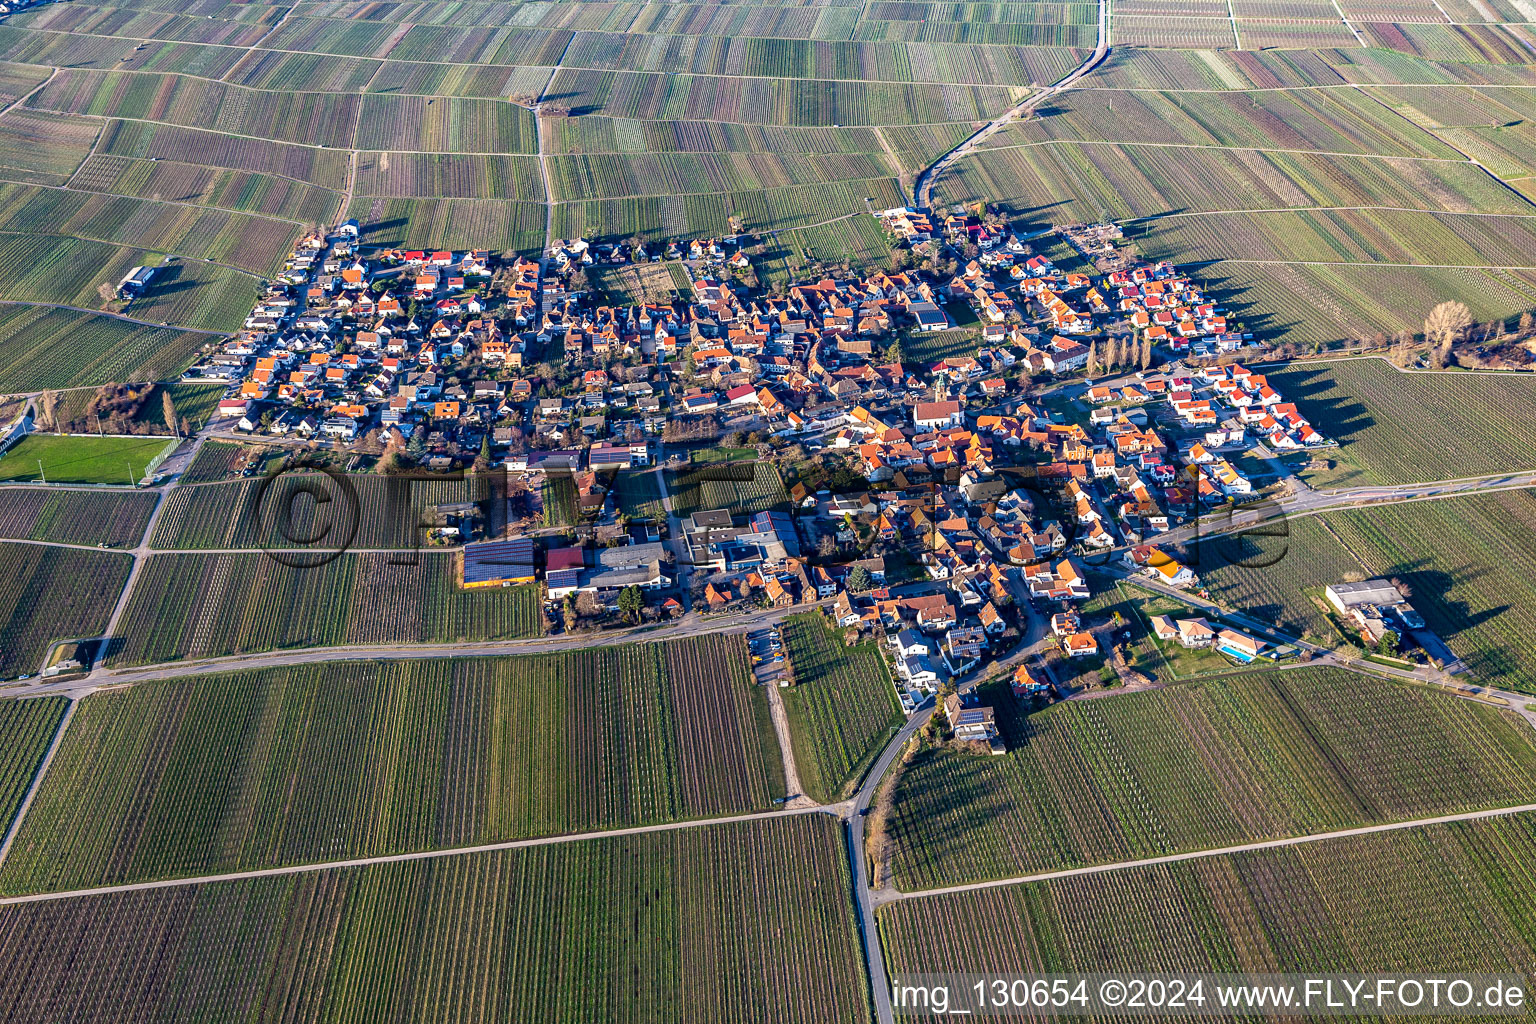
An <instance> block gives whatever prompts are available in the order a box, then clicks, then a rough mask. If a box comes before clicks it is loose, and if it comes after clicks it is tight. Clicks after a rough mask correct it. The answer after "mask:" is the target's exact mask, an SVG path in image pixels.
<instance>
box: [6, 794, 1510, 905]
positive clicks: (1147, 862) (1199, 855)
mask: <svg viewBox="0 0 1536 1024" xmlns="http://www.w3.org/2000/svg"><path fill="white" fill-rule="evenodd" d="M1531 811H1536V804H1519V805H1517V806H1512V807H1493V808H1488V809H1485V810H1481V811H1462V812H1460V813H1457V814H1442V815H1438V816H1436V817H1433V818H1415V819H1413V820H1411V821H1393V822H1388V823H1386V824H1384V825H1361V826H1359V827H1357V828H1345V829H1338V830H1336V831H1333V832H1317V833H1313V834H1311V835H1304V836H1291V837H1289V838H1286V839H1266V840H1262V841H1260V842H1254V843H1241V844H1239V845H1237V846H1223V847H1219V848H1216V849H1210V850H1191V851H1188V852H1185V853H1170V854H1165V855H1163V856H1159V857H1145V858H1143V859H1141V860H1128V861H1119V862H1117V863H1114V864H1096V865H1091V866H1089V867H1083V868H1064V869H1062V870H1060V871H1042V872H1039V873H1037V874H1033V875H1020V876H1018V877H1016V878H1000V879H997V880H995V881H990V882H967V883H966V884H964V885H949V886H944V887H943V888H939V889H924V890H921V891H915V892H902V891H900V890H897V889H879V890H875V891H874V894H873V895H874V899H875V901H876V902H877V903H889V902H892V901H894V900H907V899H921V898H923V897H925V896H947V895H950V894H953V893H962V892H974V891H976V890H979V889H995V888H997V887H998V886H1001V885H1019V884H1021V883H1024V882H1047V881H1050V880H1052V879H1057V878H1078V877H1081V876H1083V875H1099V874H1103V873H1105V872H1107V871H1123V870H1126V869H1128V868H1141V867H1153V866H1156V865H1159V864H1176V863H1178V862H1180V861H1186V860H1203V859H1206V858H1208V857H1224V856H1227V855H1229V854H1234V853H1247V852H1250V851H1254V850H1273V849H1277V848H1280V847H1285V846H1301V845H1304V844H1307V843H1320V842H1323V841H1325V840H1329V839H1345V838H1348V837H1350V836H1364V835H1373V834H1375V833H1378V832H1401V831H1404V830H1405V829H1413V828H1425V827H1427V826H1430V825H1448V824H1452V823H1454V822H1458V821H1480V820H1483V819H1485V818H1503V817H1509V816H1511V815H1516V814H1527V813H1529V812H1531ZM125 888H131V886H125ZM89 891H90V890H87V892H89ZM62 895H76V894H75V893H69V894H62ZM35 898H36V897H19V898H16V899H13V900H0V904H5V903H13V902H14V903H20V902H23V901H24V900H27V899H35Z"/></svg>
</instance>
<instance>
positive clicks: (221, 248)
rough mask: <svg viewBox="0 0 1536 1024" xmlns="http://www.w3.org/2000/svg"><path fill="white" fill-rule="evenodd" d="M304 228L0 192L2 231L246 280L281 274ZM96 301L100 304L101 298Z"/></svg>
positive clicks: (56, 194) (127, 200)
mask: <svg viewBox="0 0 1536 1024" xmlns="http://www.w3.org/2000/svg"><path fill="white" fill-rule="evenodd" d="M299 229H300V224H299V222H298V221H296V220H279V219H277V218H273V217H256V216H251V215H248V214H243V213H231V212H229V211H227V210H215V209H211V208H209V207H203V206H190V205H187V206H183V205H178V204H177V203H168V202H160V201H157V200H151V199H138V198H134V197H132V196H127V195H108V194H106V193H102V192H83V191H82V192H75V191H73V190H64V189H44V188H38V187H37V186H31V185H0V231H7V232H9V231H18V232H27V231H36V232H43V233H47V234H53V235H59V236H63V237H65V238H89V239H93V240H95V241H98V242H106V243H109V244H112V245H132V246H140V247H145V248H152V249H153V250H154V251H156V252H166V253H174V254H176V255H178V256H186V257H190V258H192V259H196V260H204V259H207V260H212V261H213V262H215V263H219V264H224V265H227V266H229V267H232V268H234V269H236V270H241V271H244V272H246V273H247V274H254V275H262V274H270V273H273V272H275V270H276V269H277V268H278V267H280V266H281V265H282V261H283V260H284V259H286V258H287V255H288V253H289V251H290V250H291V249H292V248H293V243H294V242H296V241H298V236H299ZM157 262H158V261H157ZM180 270H181V268H180V267H166V268H162V269H161V271H160V272H159V274H158V276H160V277H168V276H169V277H174V276H176V275H177V273H179V271H180ZM111 283H112V284H113V285H116V283H117V282H116V281H115V280H114V281H112V282H111ZM157 287H158V288H161V289H162V290H163V286H162V285H160V283H159V282H154V283H153V284H152V285H151V287H150V289H149V292H150V293H151V294H152V293H153V292H154V291H155V289H156V288H157ZM182 287H185V286H184V285H183V286H182ZM252 290H253V291H254V282H253V289H252ZM251 297H252V298H255V296H254V295H252V296H251ZM96 301H97V303H99V302H100V301H101V299H100V297H99V296H98V297H97V300H96ZM161 319H166V318H164V317H162V318H161ZM198 326H203V325H201V324H199V325H198Z"/></svg>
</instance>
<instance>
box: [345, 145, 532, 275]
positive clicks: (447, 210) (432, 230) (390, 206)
mask: <svg viewBox="0 0 1536 1024" xmlns="http://www.w3.org/2000/svg"><path fill="white" fill-rule="evenodd" d="M359 159H361V158H359ZM347 213H348V216H350V217H353V218H356V219H357V220H358V221H359V222H360V223H361V224H362V237H363V239H364V240H365V241H366V242H367V243H368V244H369V245H377V246H404V245H425V246H441V247H445V248H450V249H466V248H480V247H488V248H493V249H499V250H502V251H503V252H507V253H512V252H521V253H536V252H538V250H539V248H540V247H541V246H542V245H543V243H544V204H543V203H536V202H518V201H515V200H512V201H507V202H502V201H488V200H484V199H421V198H412V199H406V198H388V197H384V196H358V197H357V198H356V199H354V200H353V201H352V205H351V206H350V207H348V210H347Z"/></svg>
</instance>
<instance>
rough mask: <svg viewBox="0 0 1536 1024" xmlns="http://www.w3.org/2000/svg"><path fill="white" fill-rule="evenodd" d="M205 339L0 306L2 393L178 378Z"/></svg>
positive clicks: (69, 312)
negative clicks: (111, 382)
mask: <svg viewBox="0 0 1536 1024" xmlns="http://www.w3.org/2000/svg"><path fill="white" fill-rule="evenodd" d="M66 340H67V342H68V344H64V342H65V341H66ZM206 340H207V336H206V335H202V334H192V333H188V332H183V331H177V330H174V329H171V328H165V327H153V326H150V325H149V324H134V323H129V322H127V321H124V320H113V319H111V318H109V317H104V316H96V315H94V314H91V313H82V312H79V311H77V310H73V309H60V308H58V307H55V306H29V305H0V392H18V393H19V392H28V391H39V390H42V389H43V388H69V387H81V386H84V385H91V384H106V383H108V382H110V381H124V380H146V379H155V378H167V377H175V376H178V375H179V374H180V373H181V371H182V370H183V369H185V368H186V366H187V364H189V363H190V362H191V361H192V357H193V355H194V354H195V353H196V352H197V349H198V347H199V346H201V345H202V344H203V342H205V341H206Z"/></svg>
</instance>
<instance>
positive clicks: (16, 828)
mask: <svg viewBox="0 0 1536 1024" xmlns="http://www.w3.org/2000/svg"><path fill="white" fill-rule="evenodd" d="M79 706H80V702H79V701H78V700H71V701H70V702H69V706H68V707H66V708H65V709H64V714H63V715H62V716H61V717H60V718H59V725H58V728H56V729H55V730H54V733H53V740H52V742H50V743H49V744H48V750H47V751H46V752H45V753H44V754H43V759H42V760H41V761H39V762H38V763H37V770H36V771H34V772H33V773H32V784H31V785H30V786H28V787H27V791H26V793H25V794H23V796H22V798H21V803H19V804H17V805H16V816H15V817H13V818H12V819H11V827H10V828H8V829H7V830H6V832H5V839H4V840H3V841H0V864H4V863H5V857H6V854H8V853H10V852H11V843H13V842H15V840H16V833H18V832H20V831H21V822H22V819H23V818H25V817H26V816H27V808H29V807H31V806H32V798H33V797H35V796H37V791H38V790H40V789H42V788H43V778H44V776H46V775H47V774H48V765H49V764H51V763H52V762H53V755H54V754H56V753H58V752H59V748H60V747H62V746H63V745H64V733H65V732H66V731H67V730H68V729H69V723H70V720H71V719H72V718H74V717H75V709H76V708H78V707H79Z"/></svg>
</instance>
